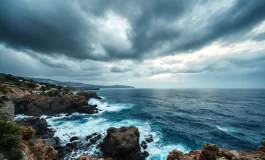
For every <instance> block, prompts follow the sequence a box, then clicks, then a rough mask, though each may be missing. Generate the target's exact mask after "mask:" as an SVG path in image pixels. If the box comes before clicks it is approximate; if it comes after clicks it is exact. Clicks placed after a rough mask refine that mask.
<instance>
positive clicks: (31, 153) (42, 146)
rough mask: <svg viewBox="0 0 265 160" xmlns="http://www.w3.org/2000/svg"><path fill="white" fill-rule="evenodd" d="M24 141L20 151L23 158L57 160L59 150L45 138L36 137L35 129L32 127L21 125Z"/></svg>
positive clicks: (28, 159)
mask: <svg viewBox="0 0 265 160" xmlns="http://www.w3.org/2000/svg"><path fill="white" fill-rule="evenodd" d="M21 129H22V143H21V145H20V151H21V152H22V154H23V160H57V159H58V151H56V150H55V149H54V148H53V147H52V146H51V145H50V144H49V143H47V142H46V141H44V140H43V139H34V138H33V137H34V135H35V130H34V129H33V128H32V127H26V126H21Z"/></svg>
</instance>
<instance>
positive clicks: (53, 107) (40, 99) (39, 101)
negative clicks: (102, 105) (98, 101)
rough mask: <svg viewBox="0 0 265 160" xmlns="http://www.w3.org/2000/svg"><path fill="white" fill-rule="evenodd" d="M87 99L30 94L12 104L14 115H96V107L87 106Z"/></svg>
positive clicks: (76, 96)
mask: <svg viewBox="0 0 265 160" xmlns="http://www.w3.org/2000/svg"><path fill="white" fill-rule="evenodd" d="M87 99H88V98H87V97H85V96H79V95H76V94H72V95H65V96H57V97H49V96H45V95H38V94H31V95H26V96H24V97H22V98H18V99H14V103H15V111H16V114H19V113H23V114H26V115H32V116H40V115H43V114H46V115H53V114H59V113H72V112H80V113H87V114H93V113H97V112H98V109H97V108H96V106H92V105H89V104H88V103H87Z"/></svg>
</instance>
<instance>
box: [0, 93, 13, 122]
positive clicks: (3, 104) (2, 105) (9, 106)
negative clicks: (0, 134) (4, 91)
mask: <svg viewBox="0 0 265 160" xmlns="http://www.w3.org/2000/svg"><path fill="white" fill-rule="evenodd" d="M14 113H15V105H14V104H13V103H12V102H11V101H10V100H9V99H8V98H7V97H6V96H0V120H3V121H10V122H13V120H14Z"/></svg>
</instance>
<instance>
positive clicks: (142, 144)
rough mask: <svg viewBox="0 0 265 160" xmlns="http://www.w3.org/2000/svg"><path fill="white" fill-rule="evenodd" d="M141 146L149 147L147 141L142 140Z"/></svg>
mask: <svg viewBox="0 0 265 160" xmlns="http://www.w3.org/2000/svg"><path fill="white" fill-rule="evenodd" d="M141 147H142V148H143V149H146V148H147V143H146V142H145V141H142V143H141Z"/></svg>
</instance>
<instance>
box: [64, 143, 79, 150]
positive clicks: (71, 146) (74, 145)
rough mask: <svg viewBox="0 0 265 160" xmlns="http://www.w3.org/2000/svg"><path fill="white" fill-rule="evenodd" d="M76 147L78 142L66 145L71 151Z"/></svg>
mask: <svg viewBox="0 0 265 160" xmlns="http://www.w3.org/2000/svg"><path fill="white" fill-rule="evenodd" d="M77 145H78V142H73V143H67V144H66V147H70V148H71V149H75V148H76V147H77Z"/></svg>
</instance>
